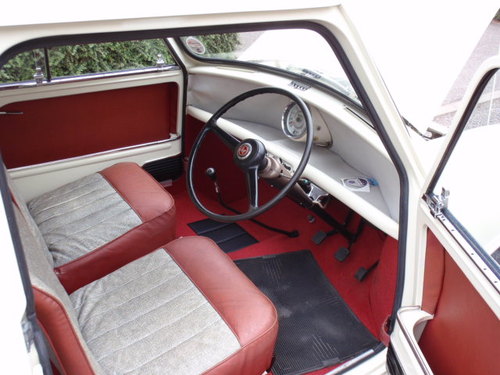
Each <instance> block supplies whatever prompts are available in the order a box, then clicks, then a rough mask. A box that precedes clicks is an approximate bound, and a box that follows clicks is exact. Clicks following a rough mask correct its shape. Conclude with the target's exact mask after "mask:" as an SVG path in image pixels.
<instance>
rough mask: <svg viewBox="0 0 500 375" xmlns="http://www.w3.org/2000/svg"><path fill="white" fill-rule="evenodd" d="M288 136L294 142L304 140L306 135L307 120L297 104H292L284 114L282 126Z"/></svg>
mask: <svg viewBox="0 0 500 375" xmlns="http://www.w3.org/2000/svg"><path fill="white" fill-rule="evenodd" d="M281 126H282V127H283V131H284V132H285V134H286V136H287V137H289V138H292V139H294V140H296V141H297V140H300V139H302V138H303V137H304V136H305V134H306V119H305V118H304V114H303V113H302V110H301V109H300V108H299V106H298V105H297V104H296V103H290V104H289V105H288V106H287V107H286V108H285V112H284V113H283V119H282V124H281Z"/></svg>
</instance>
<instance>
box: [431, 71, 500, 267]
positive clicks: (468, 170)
mask: <svg viewBox="0 0 500 375" xmlns="http://www.w3.org/2000/svg"><path fill="white" fill-rule="evenodd" d="M499 93H500V72H499V71H498V70H497V71H496V72H492V74H491V77H490V78H489V80H488V81H487V84H486V85H485V86H484V88H483V90H482V92H481V94H480V95H478V96H477V101H476V103H475V107H474V109H473V110H472V111H471V112H470V116H469V117H468V119H467V122H466V123H465V127H464V128H463V131H462V132H461V134H460V135H459V138H458V141H457V143H456V145H455V147H454V148H453V150H452V152H451V154H450V157H449V159H448V161H447V163H446V165H445V166H444V169H443V171H442V174H441V176H440V177H439V179H438V180H437V184H436V186H435V187H434V191H433V193H434V194H435V195H441V194H442V191H443V190H442V189H445V190H447V191H448V192H449V195H448V193H446V195H448V197H447V208H446V209H444V211H443V213H444V216H445V217H446V218H447V219H448V220H449V221H450V222H451V223H452V224H454V225H455V226H456V227H457V229H458V230H459V232H461V234H462V235H463V236H464V237H465V238H466V239H467V240H468V241H469V243H470V244H471V245H472V247H473V248H475V249H476V250H477V251H479V252H481V253H482V254H479V255H480V256H482V257H483V259H485V260H486V264H489V265H490V266H491V267H492V268H494V269H493V271H494V272H498V270H499V267H498V265H499V263H500V194H499V193H498V191H499V187H500V173H499V172H498V168H499V165H500V153H499V149H498V145H499V143H500V95H499Z"/></svg>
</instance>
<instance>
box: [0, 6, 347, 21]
mask: <svg viewBox="0 0 500 375" xmlns="http://www.w3.org/2000/svg"><path fill="white" fill-rule="evenodd" d="M338 4H339V1H338V0H308V1H303V0H286V1H275V0H274V1H269V0H252V1H245V2H240V1H232V2H231V1H227V0H211V1H164V0H142V1H131V0H128V1H120V2H118V1H106V0H88V1H85V3H79V5H71V6H70V5H68V2H67V1H65V0H46V1H43V2H42V3H35V4H31V5H27V4H26V2H23V1H8V2H5V3H4V4H3V5H2V12H1V13H0V27H2V26H20V25H41V24H48V23H69V22H95V21H109V20H128V19H138V18H161V17H170V16H184V15H204V14H205V15H209V14H224V13H234V12H237V13H250V12H265V11H279V10H292V9H308V8H317V7H328V6H335V5H338Z"/></svg>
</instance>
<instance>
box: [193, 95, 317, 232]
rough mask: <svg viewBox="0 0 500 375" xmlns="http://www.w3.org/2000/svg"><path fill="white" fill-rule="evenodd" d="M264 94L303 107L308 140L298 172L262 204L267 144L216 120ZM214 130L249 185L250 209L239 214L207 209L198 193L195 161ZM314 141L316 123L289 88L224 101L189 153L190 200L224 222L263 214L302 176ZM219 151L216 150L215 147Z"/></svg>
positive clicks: (203, 211)
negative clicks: (237, 134)
mask: <svg viewBox="0 0 500 375" xmlns="http://www.w3.org/2000/svg"><path fill="white" fill-rule="evenodd" d="M261 94H277V95H283V96H286V97H288V98H289V99H291V100H293V101H294V102H295V103H296V104H297V105H298V106H299V108H300V110H301V111H302V113H303V115H304V119H305V123H306V137H305V138H306V139H305V146H304V151H303V154H302V158H301V159H300V162H299V164H298V166H297V168H296V169H295V173H294V174H293V175H292V176H291V178H290V179H289V180H288V182H287V183H286V184H285V185H284V186H283V187H282V188H281V191H279V192H278V193H277V194H276V196H274V197H273V198H271V199H270V200H269V201H267V202H265V203H263V204H262V205H260V206H259V170H261V169H263V168H265V167H266V164H267V163H268V160H267V159H266V147H265V144H264V143H263V142H262V141H260V140H258V139H252V138H248V139H244V140H242V141H239V140H238V139H237V138H235V137H233V136H232V135H231V134H229V133H227V132H226V131H224V130H223V129H221V128H220V127H219V126H217V124H216V123H217V120H218V119H219V118H221V116H222V115H224V114H225V113H226V112H227V111H228V110H229V109H231V108H232V107H234V106H235V105H236V104H238V103H240V102H242V101H244V100H246V99H248V98H251V97H253V96H256V95H261ZM210 131H213V132H214V133H215V134H216V136H217V137H218V138H220V139H221V140H222V142H224V144H225V145H226V146H227V147H229V148H230V149H231V150H232V151H233V161H234V162H235V163H236V165H237V166H238V167H239V168H240V169H241V170H243V171H244V173H245V176H246V184H247V195H248V206H249V208H248V211H247V212H243V213H241V214H237V215H221V214H217V213H215V212H213V211H210V210H209V209H207V208H206V207H205V206H204V205H203V204H202V202H201V201H200V199H199V198H198V195H197V194H196V191H195V187H194V182H193V179H194V164H195V162H196V156H197V154H198V151H199V149H200V146H201V143H202V142H203V140H204V139H205V136H206V135H207V133H208V132H210ZM312 143H313V125H312V118H311V112H310V111H309V108H307V106H306V105H305V103H304V102H303V101H302V99H300V98H299V97H298V96H297V95H295V94H293V93H291V92H290V91H287V90H284V89H281V88H278V87H262V88H258V89H255V90H251V91H248V92H245V93H243V94H241V95H238V96H237V97H235V98H233V99H231V100H230V101H229V102H227V103H226V104H224V105H223V106H222V107H221V108H219V109H218V110H217V112H215V113H214V114H213V116H212V117H211V118H210V120H208V122H207V123H206V125H205V127H204V128H203V129H202V130H201V131H200V133H199V134H198V137H197V138H196V140H195V142H194V144H193V147H192V149H191V154H190V156H189V162H188V168H187V174H186V175H187V189H188V193H189V196H190V197H191V200H192V201H193V203H194V204H195V206H196V207H197V208H198V209H199V210H200V211H201V212H202V213H204V214H205V215H207V216H208V217H210V218H212V219H214V220H217V221H223V222H236V221H239V220H248V219H252V218H253V217H255V216H257V215H260V214H261V213H263V212H265V211H267V210H268V209H270V208H271V207H272V206H274V205H275V204H276V203H278V202H279V201H280V200H281V199H283V198H284V197H285V195H286V194H287V193H288V192H289V191H290V190H291V189H292V188H293V186H294V185H295V184H296V182H297V180H298V179H299V177H300V176H301V175H302V172H303V171H304V169H305V167H306V165H307V162H308V160H309V156H310V155H311V149H312ZM214 152H217V150H214Z"/></svg>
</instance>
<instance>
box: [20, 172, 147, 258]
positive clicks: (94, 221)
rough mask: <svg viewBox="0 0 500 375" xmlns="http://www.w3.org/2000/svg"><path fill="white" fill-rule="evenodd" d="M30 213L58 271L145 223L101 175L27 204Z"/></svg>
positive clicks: (52, 192)
mask: <svg viewBox="0 0 500 375" xmlns="http://www.w3.org/2000/svg"><path fill="white" fill-rule="evenodd" d="M28 209H29V211H30V213H31V215H32V216H33V219H34V220H35V222H36V224H37V225H38V227H39V229H40V232H41V233H42V236H43V238H44V240H45V242H46V243H47V246H48V248H49V250H50V252H51V254H52V257H53V259H54V266H55V267H58V266H61V265H63V264H66V263H68V262H70V261H72V260H74V259H77V258H79V257H81V256H83V255H85V254H87V253H89V252H91V251H93V250H95V249H97V248H99V247H101V246H103V245H105V244H106V243H108V242H111V241H113V240H114V239H116V238H118V237H120V236H121V235H123V234H124V233H126V232H128V231H129V230H130V229H132V228H134V227H136V226H138V225H140V224H141V223H142V220H141V219H140V218H139V216H138V215H137V214H136V213H135V211H134V210H133V209H132V208H131V207H130V205H129V204H128V203H127V202H126V201H125V200H124V199H123V198H122V197H121V196H120V194H119V193H117V192H116V190H115V189H114V188H113V186H111V185H110V184H109V182H108V181H107V180H106V179H105V178H104V177H103V176H101V175H100V174H99V173H94V174H92V175H90V176H87V177H84V178H82V179H79V180H77V181H74V182H71V183H69V184H67V185H64V186H62V187H60V188H58V189H56V190H53V191H51V192H48V193H46V194H43V195H41V196H39V197H37V198H35V199H33V200H31V201H30V202H29V203H28Z"/></svg>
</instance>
